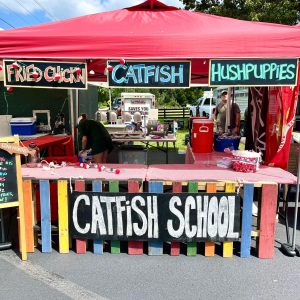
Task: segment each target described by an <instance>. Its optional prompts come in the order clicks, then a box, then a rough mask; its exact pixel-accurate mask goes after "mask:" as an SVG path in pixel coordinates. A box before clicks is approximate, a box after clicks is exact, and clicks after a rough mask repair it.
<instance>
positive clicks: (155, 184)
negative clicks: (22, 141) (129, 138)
mask: <svg viewBox="0 0 300 300" xmlns="http://www.w3.org/2000/svg"><path fill="white" fill-rule="evenodd" d="M50 183H51V182H50V181H49V180H39V181H37V182H36V181H35V184H33V182H32V181H31V180H30V179H24V180H23V194H24V207H25V232H26V248H27V252H33V251H34V230H33V228H34V220H35V219H36V216H35V214H34V211H35V208H34V199H33V195H34V187H35V185H38V186H39V194H40V214H41V249H42V252H45V253H49V252H51V251H52V246H53V243H54V242H53V237H52V232H51V203H52V201H53V199H52V195H51V192H50V191H51V189H50ZM120 184H121V183H120V182H119V181H109V182H107V181H103V180H92V181H91V182H85V181H84V180H76V181H75V184H74V187H75V190H78V191H84V190H86V188H87V187H89V189H90V190H92V191H95V192H101V191H106V192H114V193H117V192H119V190H120ZM126 184H127V190H128V192H142V191H141V186H142V185H141V182H140V181H137V180H129V181H128V182H127V183H126ZM126 184H125V185H126ZM68 185H69V182H68V181H67V180H58V181H57V192H58V242H59V245H58V247H57V249H58V251H59V252H60V253H68V252H69V247H70V245H71V244H70V243H69V241H70V237H69V225H68V224H69V221H68V220H69V208H68V188H69V187H68ZM123 185H124V183H122V187H123ZM254 187H256V188H258V189H261V199H255V200H259V201H258V204H259V205H260V206H261V207H260V209H259V211H260V215H259V222H258V223H259V228H258V230H257V234H256V236H257V249H256V250H257V256H258V257H260V258H272V257H273V255H274V240H275V222H276V205H277V185H276V184H255V185H254V184H250V183H249V184H244V185H243V186H242V187H241V195H242V197H241V199H242V200H241V201H242V203H241V207H242V209H241V215H242V218H241V220H242V222H241V233H240V245H241V246H240V256H241V257H242V258H247V257H249V256H250V249H251V233H252V226H253V224H252V203H253V197H254ZM238 188H239V185H238V184H237V183H234V182H227V183H226V182H197V181H190V182H184V181H183V182H163V181H150V182H148V188H147V190H145V191H146V192H147V191H149V192H152V193H164V191H168V192H170V191H172V192H173V193H181V192H190V193H197V192H208V193H214V192H223V193H224V192H225V193H227V192H228V193H229V192H237V189H238ZM107 242H109V245H110V252H111V253H114V254H118V253H120V252H121V244H122V243H123V242H120V241H107ZM164 242H168V241H164ZM164 242H162V241H158V242H148V255H162V254H163V252H164ZM144 243H145V242H143V241H128V254H132V255H134V254H143V244H144ZM235 243H236V242H235ZM235 243H233V242H222V243H221V246H222V249H223V251H222V256H223V257H232V256H233V254H236V255H237V254H238V253H237V252H236V251H234V245H235ZM169 244H170V247H165V248H166V249H168V248H170V252H169V253H170V255H173V256H176V255H179V254H180V253H181V254H186V255H187V256H194V255H197V253H198V251H199V250H198V249H202V248H204V251H203V253H202V251H201V252H200V254H201V255H204V256H208V257H209V256H214V255H215V253H216V245H215V243H214V242H211V241H206V242H200V243H199V242H197V243H196V242H188V243H186V244H183V243H179V242H170V243H169ZM200 244H202V245H203V247H202V246H201V245H200ZM199 246H201V247H199ZM104 248H105V247H104V241H102V240H94V241H93V247H92V251H93V252H94V253H95V254H102V253H103V251H104V250H105V249H104ZM218 248H219V247H218ZM182 249H186V251H184V252H182ZM75 251H76V253H82V254H83V253H86V251H87V240H84V239H76V244H75Z"/></svg>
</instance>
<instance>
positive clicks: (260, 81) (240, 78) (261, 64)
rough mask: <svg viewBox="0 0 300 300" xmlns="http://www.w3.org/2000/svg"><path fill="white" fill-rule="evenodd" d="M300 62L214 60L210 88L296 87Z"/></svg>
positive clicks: (210, 74) (294, 59)
mask: <svg viewBox="0 0 300 300" xmlns="http://www.w3.org/2000/svg"><path fill="white" fill-rule="evenodd" d="M297 74H298V60H297V59H296V58H293V59H212V60H211V61H210V68H209V86H278V85H279V86H294V85H296V81H297Z"/></svg>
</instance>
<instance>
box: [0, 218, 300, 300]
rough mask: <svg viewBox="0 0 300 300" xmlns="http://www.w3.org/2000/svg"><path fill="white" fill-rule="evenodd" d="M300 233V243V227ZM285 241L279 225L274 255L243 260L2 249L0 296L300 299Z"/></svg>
mask: <svg viewBox="0 0 300 300" xmlns="http://www.w3.org/2000/svg"><path fill="white" fill-rule="evenodd" d="M297 234H298V235H297V242H298V243H300V230H299V226H298V231H297ZM252 242H253V246H254V245H255V241H254V240H253V241H252ZM281 242H285V230H284V226H283V225H282V224H280V223H278V224H277V226H276V243H275V247H276V248H275V256H274V258H273V259H258V258H257V257H256V256H255V255H253V256H251V257H250V258H249V259H242V258H240V257H239V256H238V252H237V251H235V254H234V256H233V258H223V257H222V256H221V253H220V251H219V250H220V247H218V248H217V254H216V256H215V257H210V258H208V257H205V256H203V254H198V255H197V256H195V257H187V256H185V255H183V254H181V255H180V256H178V257H172V256H169V255H168V254H164V255H163V256H152V257H150V256H148V255H146V254H144V255H140V256H130V255H128V254H126V253H121V254H119V255H113V254H109V253H104V254H103V255H95V254H93V253H92V252H88V253H87V254H76V253H74V252H73V251H71V252H70V253H69V254H59V253H58V252H57V251H55V250H53V252H52V253H51V254H43V253H41V252H40V250H38V249H37V250H36V251H35V253H34V254H29V257H28V261H27V262H22V261H21V260H20V259H19V257H18V256H17V254H16V253H15V252H14V251H13V250H6V251H2V252H0V270H1V271H0V279H1V280H0V290H1V295H2V296H1V297H0V299H32V300H34V299H130V300H132V299H218V298H221V299H300V287H299V280H300V257H294V258H291V257H286V256H285V255H283V254H282V253H281V252H280V250H279V248H280V243H281ZM236 245H238V244H236ZM200 246H201V243H200ZM200 252H201V247H200ZM253 254H254V253H253Z"/></svg>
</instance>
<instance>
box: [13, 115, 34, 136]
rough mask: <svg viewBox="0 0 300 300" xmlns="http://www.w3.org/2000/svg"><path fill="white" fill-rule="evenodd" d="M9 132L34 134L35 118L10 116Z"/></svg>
mask: <svg viewBox="0 0 300 300" xmlns="http://www.w3.org/2000/svg"><path fill="white" fill-rule="evenodd" d="M10 127H11V133H12V134H18V135H34V134H36V120H35V118H32V117H31V118H12V119H11V121H10Z"/></svg>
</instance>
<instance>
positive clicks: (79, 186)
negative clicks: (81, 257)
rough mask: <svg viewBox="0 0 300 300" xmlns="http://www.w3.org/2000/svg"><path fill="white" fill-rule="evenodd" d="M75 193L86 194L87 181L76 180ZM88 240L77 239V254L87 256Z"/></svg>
mask: <svg viewBox="0 0 300 300" xmlns="http://www.w3.org/2000/svg"><path fill="white" fill-rule="evenodd" d="M75 191H78V192H84V191H85V181H84V180H76V181H75ZM86 245H87V240H85V239H76V253H78V254H85V253H86Z"/></svg>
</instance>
